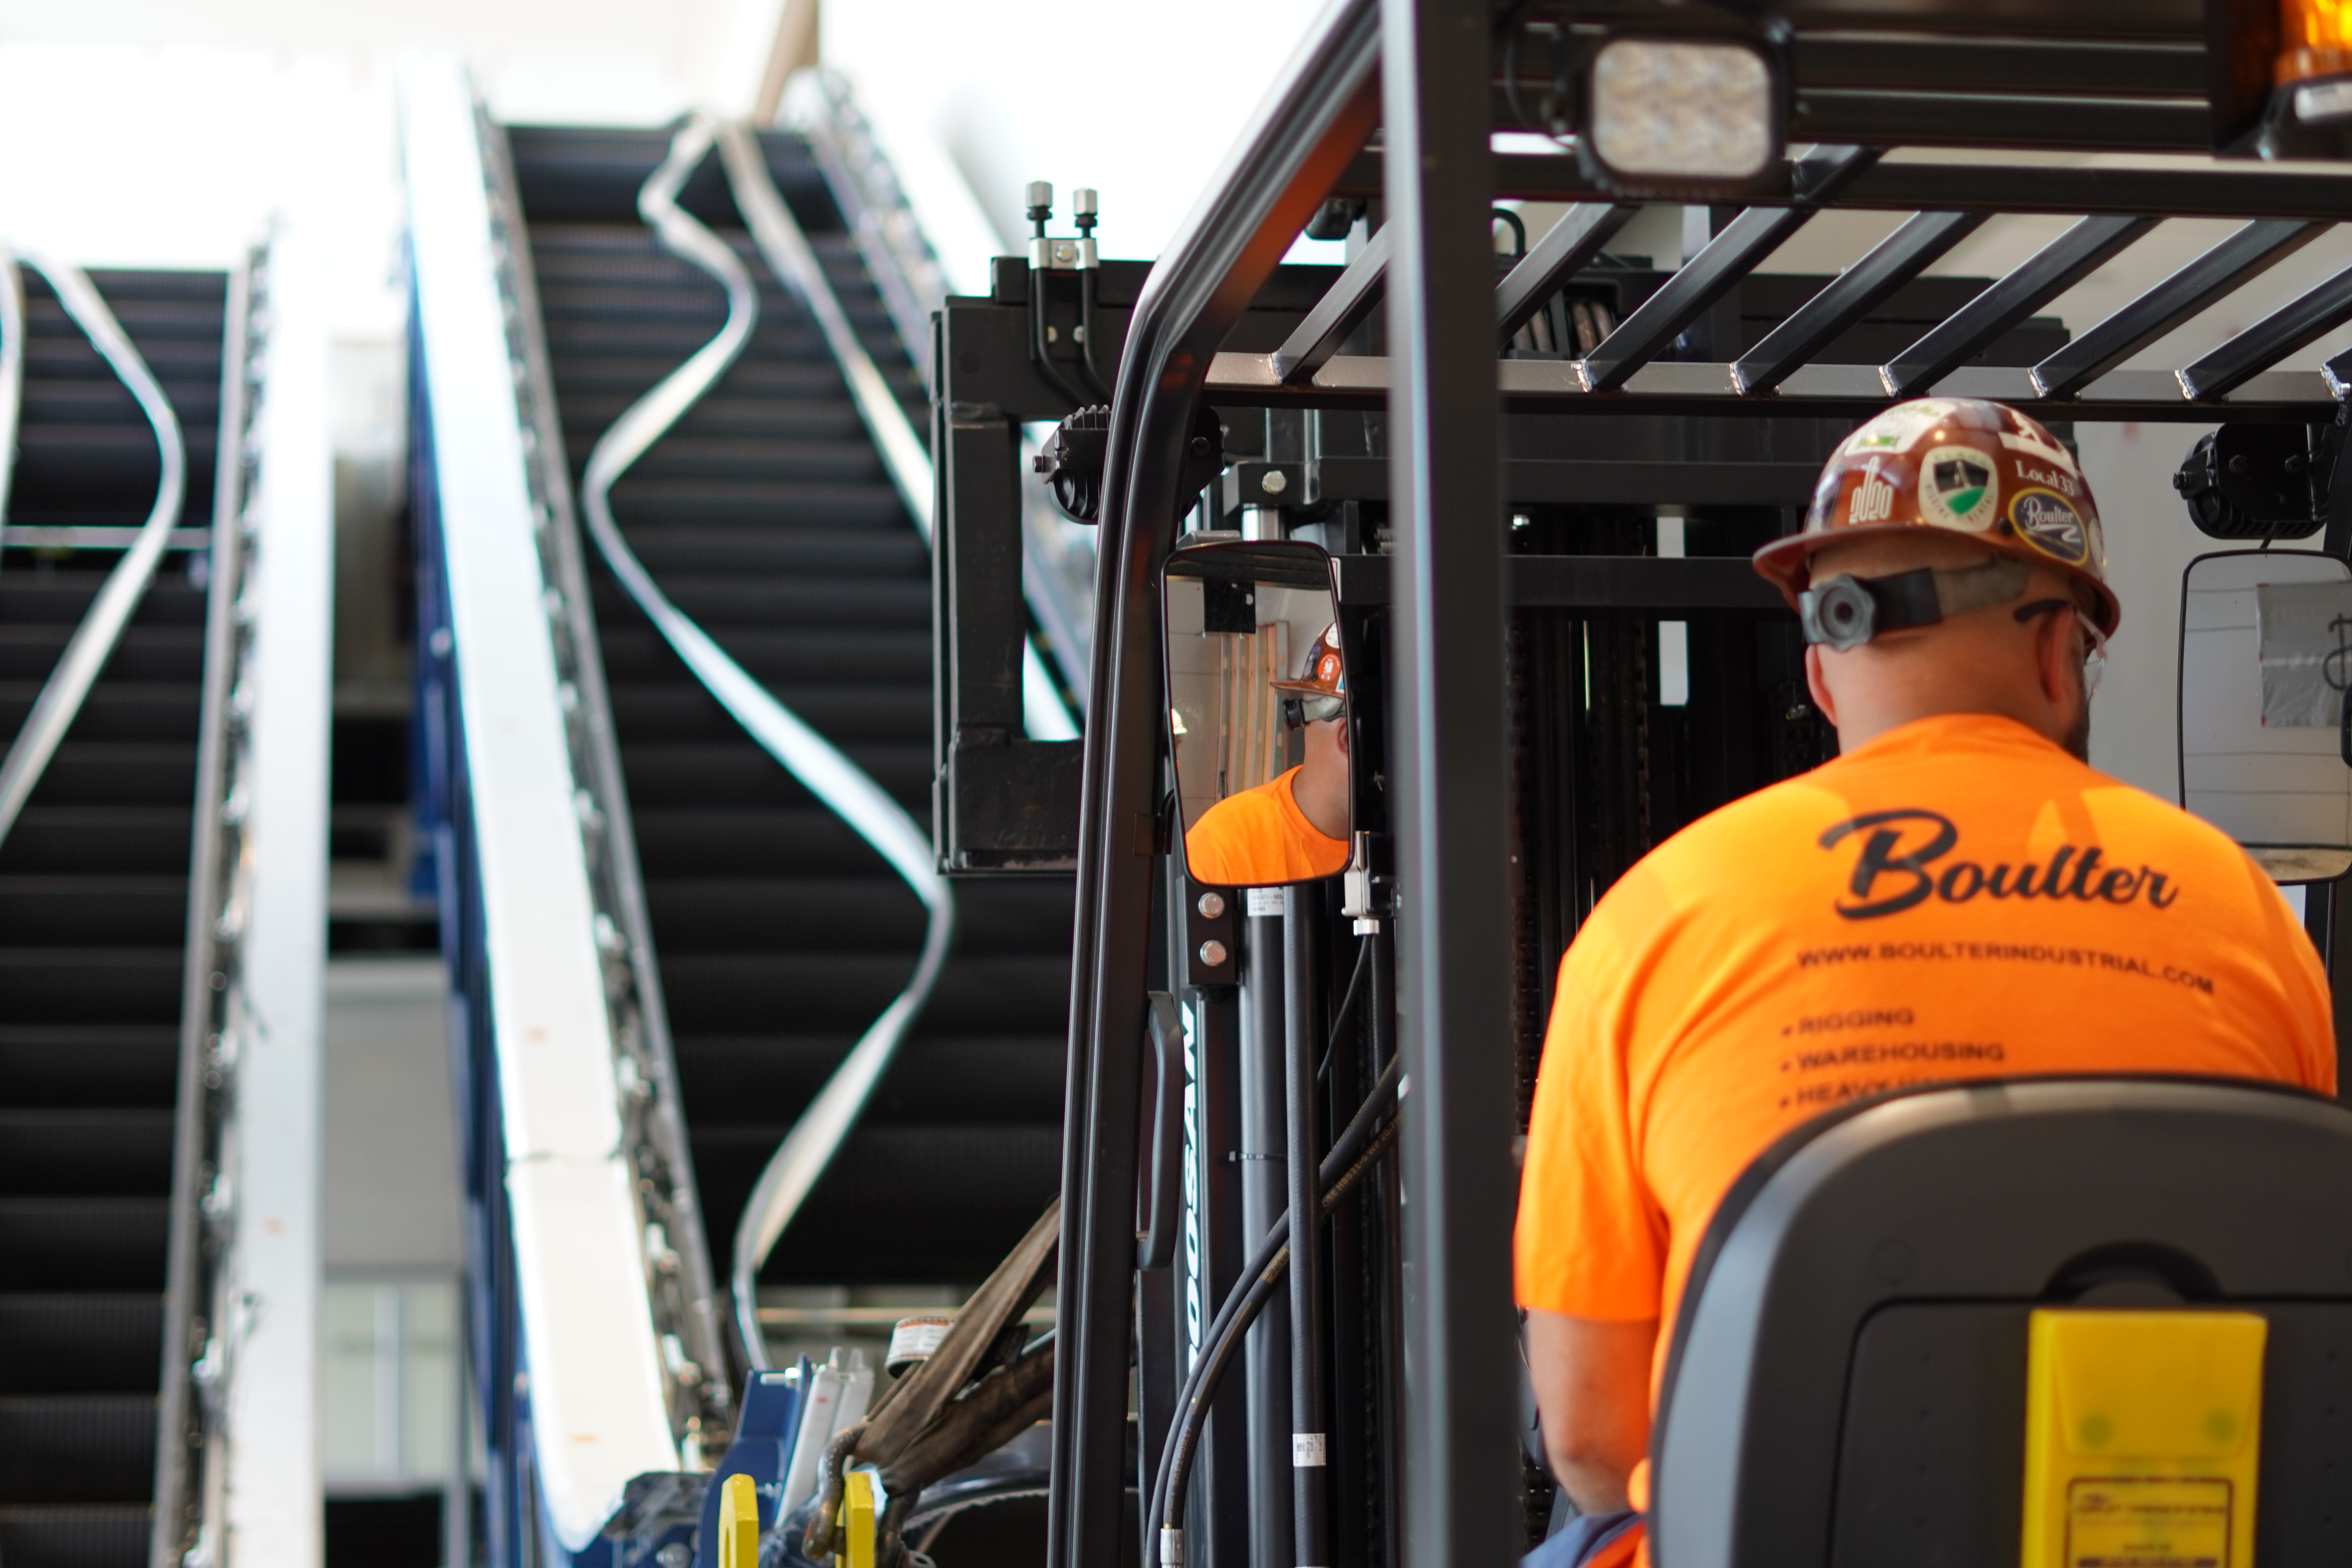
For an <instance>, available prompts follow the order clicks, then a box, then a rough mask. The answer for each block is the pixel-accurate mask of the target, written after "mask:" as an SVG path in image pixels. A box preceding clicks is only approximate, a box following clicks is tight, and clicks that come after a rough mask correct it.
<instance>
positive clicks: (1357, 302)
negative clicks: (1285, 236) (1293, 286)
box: [1274, 228, 1389, 382]
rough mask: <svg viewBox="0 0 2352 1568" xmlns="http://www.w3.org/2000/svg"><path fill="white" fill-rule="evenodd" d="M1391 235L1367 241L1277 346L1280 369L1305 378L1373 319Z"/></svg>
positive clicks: (1286, 377)
mask: <svg viewBox="0 0 2352 1568" xmlns="http://www.w3.org/2000/svg"><path fill="white" fill-rule="evenodd" d="M1388 267H1389V238H1388V230H1387V229H1385V228H1383V229H1381V230H1380V231H1379V232H1378V233H1376V234H1374V235H1373V236H1372V237H1371V238H1370V240H1368V241H1366V242H1365V245H1364V248H1363V249H1361V250H1360V251H1358V252H1357V253H1356V256H1355V258H1354V259H1353V260H1351V261H1349V263H1348V265H1347V267H1346V268H1344V269H1343V270H1342V271H1341V272H1340V274H1339V277H1337V278H1335V279H1332V280H1331V287H1330V289H1329V290H1328V292H1326V293H1325V294H1324V296H1323V298H1321V299H1320V300H1317V301H1316V302H1315V308H1314V309H1313V310H1309V311H1307V314H1306V316H1305V318H1304V319H1303V320H1301V321H1299V323H1298V325H1297V326H1296V327H1294V328H1292V329H1291V332H1290V335H1289V336H1288V337H1286V338H1285V339H1284V340H1283V341H1282V346H1281V347H1280V348H1278V349H1276V350H1275V351H1274V366H1275V374H1277V375H1279V376H1281V377H1282V379H1283V380H1285V381H1294V382H1296V381H1305V380H1307V378H1308V377H1310V376H1312V375H1313V374H1315V372H1316V371H1317V369H1318V368H1319V367H1320V366H1321V365H1322V363H1324V361H1326V360H1328V359H1329V358H1330V357H1331V356H1332V355H1333V354H1335V353H1339V345H1340V344H1341V343H1343V342H1346V341H1347V338H1348V334H1349V332H1352V331H1355V330H1356V329H1357V328H1358V327H1360V326H1362V325H1363V324H1364V322H1365V321H1368V320H1370V317H1371V313H1372V311H1373V310H1374V309H1375V308H1376V307H1377V306H1378V305H1379V304H1380V302H1381V290H1382V289H1383V288H1385V286H1386V284H1387V280H1388Z"/></svg>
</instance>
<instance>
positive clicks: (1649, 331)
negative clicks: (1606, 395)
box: [1584, 147, 1879, 392]
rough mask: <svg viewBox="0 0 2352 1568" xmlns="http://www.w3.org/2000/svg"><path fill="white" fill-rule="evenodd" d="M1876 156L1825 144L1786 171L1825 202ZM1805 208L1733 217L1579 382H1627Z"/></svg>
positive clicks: (1782, 236)
mask: <svg viewBox="0 0 2352 1568" xmlns="http://www.w3.org/2000/svg"><path fill="white" fill-rule="evenodd" d="M1878 157H1879V154H1878V153H1877V152H1876V151H1875V150H1872V149H1865V148H1860V147H1830V148H1824V149H1822V150H1821V151H1819V152H1816V153H1812V154H1811V156H1809V157H1807V158H1805V159H1803V160H1801V162H1800V163H1797V164H1795V165H1794V166H1793V167H1792V170H1791V176H1792V177H1793V178H1795V179H1796V180H1797V181H1798V182H1799V183H1800V184H1801V185H1802V186H1803V187H1804V188H1806V189H1807V190H1809V191H1811V193H1812V200H1814V201H1817V202H1818V201H1824V200H1827V199H1828V198H1829V197H1830V196H1832V195H1835V193H1836V191H1837V189H1838V187H1839V186H1840V185H1842V184H1843V183H1844V182H1845V181H1847V180H1850V179H1852V178H1853V176H1854V175H1855V174H1859V173H1860V172H1861V171H1862V170H1864V169H1865V168H1868V167H1869V166H1870V165H1871V164H1872V163H1875V162H1876V161H1877V159H1878ZM1812 212H1813V209H1812V206H1811V205H1793V206H1787V207H1749V208H1748V209H1747V210H1746V211H1745V212H1742V213H1741V214H1740V215H1739V216H1738V217H1735V218H1733V219H1732V220H1731V222H1730V223H1729V224H1727V225H1726V226H1725V227H1724V229H1723V231H1722V232H1721V233H1719V234H1717V236H1716V237H1714V238H1712V239H1710V240H1708V241H1707V242H1706V245H1705V246H1703V247H1700V249H1699V253H1698V254H1697V255H1696V256H1694V257H1692V258H1690V259H1689V260H1688V261H1686V262H1685V263H1684V264H1683V267H1682V270H1680V271H1678V272H1676V273H1675V275H1674V276H1673V277H1671V278H1669V279H1666V281H1665V282H1664V284H1662V285H1661V286H1660V287H1659V288H1658V290H1657V291H1656V292H1655V293H1654V294H1652V295H1651V296H1650V297H1649V298H1648V299H1647V300H1643V301H1642V303H1641V304H1639V305H1638V306H1636V307H1634V309H1633V310H1632V311H1630V312H1629V313H1628V314H1627V315H1626V317H1625V319H1624V320H1623V321H1620V322H1619V323H1618V324H1617V330H1616V331H1613V332H1612V333H1610V334H1609V335H1608V336H1607V337H1606V338H1604V339H1602V340H1601V344H1600V346H1599V347H1597V348H1595V349H1594V350H1593V351H1592V352H1591V353H1590V354H1588V355H1586V356H1585V361H1584V366H1585V369H1584V377H1585V382H1586V384H1587V385H1589V386H1590V387H1591V388H1592V389H1593V390H1594V391H1596V392H1605V391H1610V390H1612V389H1614V388H1616V387H1620V386H1622V385H1624V384H1625V383H1626V382H1628V381H1630V380H1632V379H1633V374H1634V373H1635V372H1636V371H1638V370H1640V369H1641V368H1642V367H1643V365H1645V364H1647V363H1650V362H1651V361H1652V360H1654V359H1655V358H1657V357H1658V355H1659V354H1661V353H1664V352H1665V349H1666V346H1667V345H1668V344H1670V343H1672V342H1674V340H1675V338H1676V337H1677V336H1679V335H1680V334H1681V332H1682V331H1683V329H1684V328H1685V327H1687V326H1689V325H1690V324H1691V322H1693V321H1696V320H1697V319H1698V318H1699V316H1700V315H1701V314H1702V313H1703V312H1705V311H1706V308H1707V307H1708V306H1710V305H1712V304H1714V303H1715V302H1716V301H1717V300H1720V299H1721V298H1723V296H1724V295H1725V294H1727V293H1728V292H1730V291H1731V290H1732V289H1735V288H1737V287H1738V284H1739V280H1740V279H1742V278H1745V277H1746V276H1747V275H1748V272H1749V271H1750V270H1751V269H1752V268H1754V267H1755V266H1756V264H1757V263H1758V262H1759V261H1761V260H1763V259H1764V258H1765V257H1767V256H1769V255H1770V254H1771V253H1772V252H1773V251H1775V250H1777V249H1779V248H1780V245H1781V243H1782V242H1783V241H1785V240H1786V239H1788V237H1790V235H1792V234H1794V233H1796V232H1797V230H1798V229H1799V228H1801V227H1802V226H1804V224H1805V221H1806V220H1807V219H1808V218H1810V217H1811V216H1812Z"/></svg>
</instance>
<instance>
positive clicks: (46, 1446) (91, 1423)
mask: <svg viewBox="0 0 2352 1568" xmlns="http://www.w3.org/2000/svg"><path fill="white" fill-rule="evenodd" d="M154 1482H155V1396H154V1395H153V1394H0V1505H18V1504H24V1503H121V1502H143V1501H145V1500H147V1499H148V1498H149V1496H150V1495H151V1494H152V1488H153V1486H154ZM11 1563H12V1568H13V1560H11Z"/></svg>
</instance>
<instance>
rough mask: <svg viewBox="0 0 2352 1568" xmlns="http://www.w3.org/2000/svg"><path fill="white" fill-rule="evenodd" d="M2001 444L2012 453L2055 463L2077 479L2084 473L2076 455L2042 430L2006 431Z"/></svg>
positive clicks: (2001, 436)
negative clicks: (2076, 462) (2075, 460)
mask: <svg viewBox="0 0 2352 1568" xmlns="http://www.w3.org/2000/svg"><path fill="white" fill-rule="evenodd" d="M2000 444H2001V445H2002V446H2004V447H2008V448H2009V449H2010V450H2011V451H2012V452H2021V453H2025V454H2027V455H2029V456H2032V457H2036V458H2041V459H2042V461H2043V462H2045V463H2055V464H2057V465H2058V466H2059V467H2060V468H2063V469H2065V470H2066V471H2067V472H2068V473H2070V474H2074V475H2076V476H2077V477H2079V476H2080V475H2081V474H2082V472H2083V470H2082V469H2081V468H2079V467H2077V466H2076V464H2075V462H2074V453H2072V452H2070V451H2068V450H2066V448H2065V447H2064V446H2063V444H2062V443H2061V442H2060V441H2059V440H2058V438H2057V437H2054V436H2051V435H2048V434H2046V433H2045V432H2043V431H2042V430H2038V429H2024V430H2004V431H2002V432H2001V433H2000Z"/></svg>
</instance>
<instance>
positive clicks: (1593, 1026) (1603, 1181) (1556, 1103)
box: [1514, 921, 1667, 1322]
mask: <svg viewBox="0 0 2352 1568" xmlns="http://www.w3.org/2000/svg"><path fill="white" fill-rule="evenodd" d="M1601 924H1602V922H1593V921H1588V922H1587V925H1586V928H1585V931H1583V932H1582V933H1581V934H1580V936H1579V938H1578V940H1577V942H1576V943H1575V944H1573V945H1571V946H1570V949H1569V951H1568V956H1567V957H1566V958H1564V959H1562V960H1561V962H1560V971H1559V987H1558V990H1557V993H1556V994H1555V997H1554V1000H1553V1003H1552V1010H1551V1022H1550V1025H1549V1027H1548V1028H1547V1029H1546V1031H1545V1035H1544V1052H1543V1062H1542V1066H1541V1068H1539V1070H1538V1075H1537V1079H1536V1097H1535V1106H1534V1110H1533V1112H1532V1114H1531V1115H1530V1117H1529V1119H1528V1151H1527V1159H1526V1163H1525V1164H1524V1166H1523V1167H1522V1171H1521V1174H1520V1180H1519V1217H1518V1230H1517V1238H1516V1245H1515V1248H1514V1250H1515V1254H1516V1265H1517V1293H1518V1299H1519V1304H1520V1305H1521V1306H1525V1307H1533V1308H1537V1309H1539V1310H1543V1311H1548V1312H1563V1313H1568V1314H1570V1315H1573V1316H1576V1317H1580V1318H1595V1319H1601V1320H1605V1321H1618V1322H1638V1321H1643V1320H1644V1319H1651V1318H1655V1317H1657V1316H1658V1315H1659V1305H1660V1300H1661V1296H1662V1293H1663V1281H1664V1274H1665V1267H1666V1247H1667V1236H1666V1224H1665V1217H1664V1212H1663V1211H1662V1210H1661V1209H1660V1208H1659V1206H1658V1205H1657V1202H1656V1200H1655V1199H1654V1197H1653V1196H1652V1194H1651V1192H1650V1188H1649V1184H1648V1182H1647V1181H1646V1180H1645V1179H1644V1178H1643V1173H1642V1170H1641V1165H1640V1162H1639V1160H1638V1158H1637V1154H1636V1150H1635V1147H1634V1139H1633V1112H1632V1108H1631V1104H1630V1100H1629V1095H1628V1092H1627V1051H1626V1046H1627V1033H1628V1019H1627V1018H1626V1016H1625V1015H1624V1013H1623V1007H1624V1003H1623V1002H1622V997H1623V996H1624V994H1625V990H1626V988H1625V986H1624V985H1623V984H1617V983H1612V977H1611V975H1610V974H1609V973H1604V972H1606V971H1612V970H1614V969H1616V968H1617V967H1618V966H1617V964H1615V963H1612V962H1611V961H1610V959H1609V958H1608V957H1607V956H1605V955H1603V954H1602V953H1601V952H1594V951H1589V950H1590V949H1594V948H1598V947H1601V946H1602V945H1604V942H1603V941H1602V940H1600V939H1601V936H1602V931H1601Z"/></svg>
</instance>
